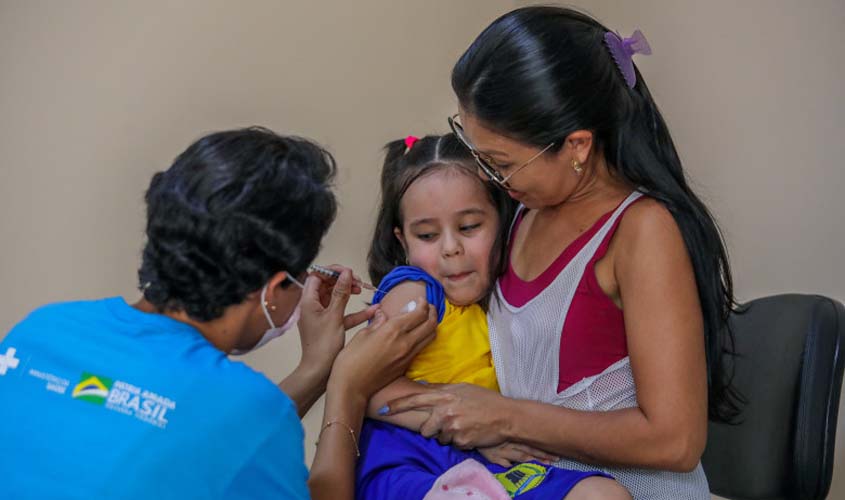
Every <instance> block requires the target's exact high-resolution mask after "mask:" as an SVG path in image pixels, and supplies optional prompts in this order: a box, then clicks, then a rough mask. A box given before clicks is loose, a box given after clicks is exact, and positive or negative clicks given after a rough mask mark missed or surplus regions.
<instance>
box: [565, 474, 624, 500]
mask: <svg viewBox="0 0 845 500" xmlns="http://www.w3.org/2000/svg"><path fill="white" fill-rule="evenodd" d="M564 498H565V499H566V500H632V499H633V497H632V496H631V494H630V493H629V492H628V490H626V489H625V487H624V486H622V485H621V484H619V483H618V482H616V481H614V480H613V479H610V478H607V477H600V476H593V477H588V478H586V479H582V480H581V481H579V482H578V484H576V485H575V487H574V488H572V490H570V492H569V494H568V495H566V496H565V497H564Z"/></svg>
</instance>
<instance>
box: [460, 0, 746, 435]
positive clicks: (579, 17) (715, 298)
mask: <svg viewBox="0 0 845 500" xmlns="http://www.w3.org/2000/svg"><path fill="white" fill-rule="evenodd" d="M608 31H609V30H608V29H607V28H606V27H604V26H602V25H601V24H600V23H599V22H598V21H596V20H594V19H592V18H591V17H589V16H587V15H585V14H582V13H580V12H577V11H574V10H571V9H566V8H559V7H526V8H522V9H518V10H514V11H512V12H509V13H508V14H505V15H504V16H502V17H500V18H499V19H497V20H496V21H494V22H493V23H492V24H491V25H490V26H488V27H487V28H486V29H485V30H484V31H483V32H482V33H481V35H479V36H478V38H477V39H476V40H475V41H474V42H473V43H472V45H471V46H470V47H469V49H467V51H466V52H465V53H464V54H463V56H461V58H460V59H459V60H458V62H457V64H455V67H454V69H453V70H452V88H453V89H454V91H455V93H456V94H457V97H458V100H459V101H460V104H461V106H462V108H463V109H465V110H466V111H467V112H468V113H470V114H472V115H473V116H474V117H476V118H478V119H479V120H481V121H482V122H484V123H485V125H486V126H488V127H489V128H491V129H493V130H496V131H498V132H500V133H502V134H503V135H505V136H507V137H510V138H512V139H515V140H518V141H520V142H523V143H525V144H531V145H534V146H537V147H544V146H545V145H547V144H549V143H552V142H554V143H555V146H554V147H553V148H551V151H552V152H554V151H555V150H559V149H560V147H561V146H562V145H563V142H564V139H565V138H566V137H567V136H568V135H569V134H571V133H572V132H575V131H576V130H590V131H592V132H593V133H594V137H595V139H594V140H595V144H596V148H597V149H599V150H600V151H601V152H602V153H603V154H604V157H605V159H606V160H607V162H608V165H609V168H610V169H611V171H612V173H613V174H615V175H617V176H618V177H621V178H622V179H624V180H625V181H626V182H628V183H629V184H630V185H632V186H637V187H639V188H641V189H642V190H643V191H645V192H646V193H647V194H648V195H649V196H651V197H653V198H655V199H657V200H659V201H660V202H662V203H663V204H664V205H665V206H666V208H668V209H669V211H670V212H671V213H672V216H673V217H674V219H675V221H676V222H677V224H678V227H679V228H680V231H681V234H682V235H683V238H684V242H685V243H686V247H687V250H688V251H689V254H690V257H691V259H692V264H693V268H694V271H695V278H696V284H697V286H698V294H699V297H700V300H701V308H702V312H703V314H704V334H705V339H706V353H707V377H708V385H709V395H708V396H709V416H710V418H711V419H713V420H720V421H731V420H733V419H734V418H735V417H736V416H737V415H738V413H739V411H740V408H741V406H742V403H743V399H742V396H741V395H740V394H739V393H738V392H737V391H736V390H735V389H734V388H733V387H732V385H731V379H732V374H731V372H730V371H729V370H727V369H726V367H725V361H726V360H727V357H728V355H730V354H732V353H733V338H734V337H733V333H732V331H731V329H730V327H729V325H728V321H727V320H728V317H729V315H730V313H731V311H732V310H734V308H735V305H736V304H735V302H734V298H733V283H732V280H731V272H730V265H729V263H728V256H727V251H726V249H725V244H724V241H723V239H722V236H721V233H720V231H719V228H718V227H717V225H716V223H715V221H714V219H713V216H712V215H711V214H710V212H709V211H708V210H707V207H705V206H704V204H703V203H702V202H701V200H700V199H699V198H698V197H697V196H696V195H695V193H693V191H692V189H690V187H689V185H688V183H687V180H686V178H685V176H684V171H683V168H682V166H681V160H680V158H679V157H678V152H677V151H676V149H675V145H674V143H673V141H672V136H671V135H670V134H669V129H668V128H667V126H666V122H665V121H664V120H663V117H662V116H661V114H660V111H658V109H657V105H656V104H655V102H654V100H653V99H652V97H651V94H650V93H649V90H648V87H647V86H646V84H645V82H644V81H643V78H642V76H641V75H640V73H639V71H638V70H635V71H636V75H637V81H636V84H635V86H634V87H633V88H629V87H628V85H627V84H626V83H625V80H624V78H623V76H622V74H621V72H620V70H619V68H618V67H617V66H616V64H615V62H614V60H613V58H612V57H611V55H610V53H609V51H608V49H607V47H606V45H605V43H604V35H605V33H607V32H608Z"/></svg>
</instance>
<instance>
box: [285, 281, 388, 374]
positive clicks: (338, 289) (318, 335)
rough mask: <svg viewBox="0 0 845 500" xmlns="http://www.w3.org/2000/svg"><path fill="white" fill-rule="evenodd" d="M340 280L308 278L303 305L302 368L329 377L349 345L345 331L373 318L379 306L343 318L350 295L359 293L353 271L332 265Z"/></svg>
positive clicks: (300, 328) (301, 326) (300, 335)
mask: <svg viewBox="0 0 845 500" xmlns="http://www.w3.org/2000/svg"><path fill="white" fill-rule="evenodd" d="M332 269H335V270H336V271H340V277H338V279H337V281H336V282H334V280H332V282H330V281H328V280H326V279H323V278H322V277H321V276H320V275H311V276H308V279H307V280H306V281H305V289H304V290H303V291H302V302H301V303H300V308H301V314H302V315H301V317H300V319H299V323H298V327H299V337H300V340H301V342H302V361H301V362H300V364H301V365H302V366H307V367H311V368H312V369H314V370H316V371H319V372H322V373H324V374H325V376H326V377H328V374H329V372H330V371H331V367H332V363H334V359H335V357H336V356H337V354H338V353H339V352H340V350H341V349H342V348H343V344H344V343H345V342H346V330H348V329H350V328H354V327H355V326H358V325H360V324H361V323H363V322H364V321H367V320H368V319H371V318H372V317H373V315H374V314H375V311H376V309H377V308H378V306H371V307H368V308H366V309H363V310H361V311H357V312H354V313H352V314H348V315H345V316H344V312H345V311H346V304H347V303H348V302H349V296H350V295H351V294H355V293H360V292H361V290H360V288H357V287H355V286H354V284H353V278H352V271H351V270H350V269H348V268H345V267H340V266H332Z"/></svg>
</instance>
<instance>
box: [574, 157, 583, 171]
mask: <svg viewBox="0 0 845 500" xmlns="http://www.w3.org/2000/svg"><path fill="white" fill-rule="evenodd" d="M572 169H573V170H575V173H576V174H580V173H582V172H584V167H582V166H581V164H580V163H578V160H572Z"/></svg>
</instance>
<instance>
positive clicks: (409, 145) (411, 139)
mask: <svg viewBox="0 0 845 500" xmlns="http://www.w3.org/2000/svg"><path fill="white" fill-rule="evenodd" d="M418 140H420V138H419V137H414V136H413V135H409V136H408V137H406V138H405V154H408V151H410V150H411V148H412V147H414V143H416V142H417V141H418Z"/></svg>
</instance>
